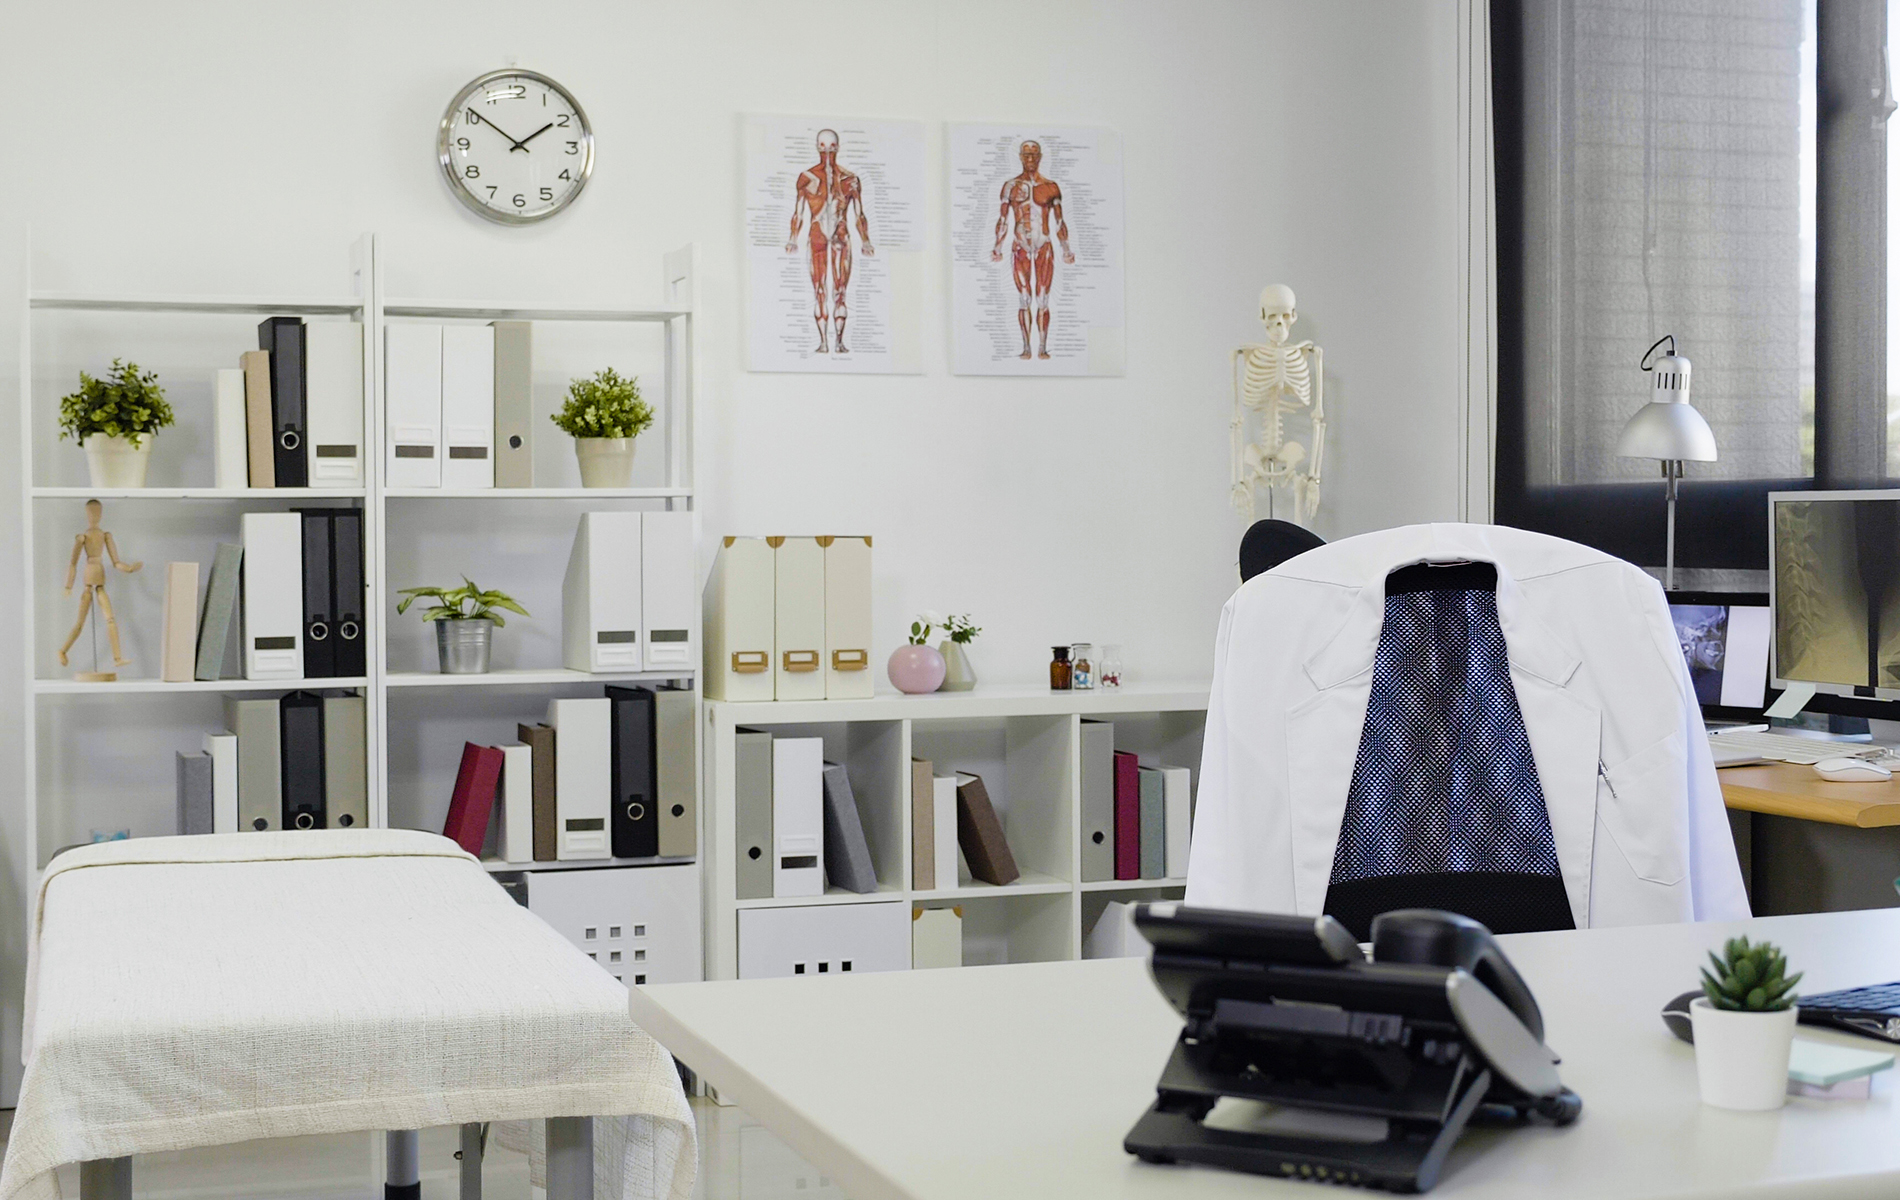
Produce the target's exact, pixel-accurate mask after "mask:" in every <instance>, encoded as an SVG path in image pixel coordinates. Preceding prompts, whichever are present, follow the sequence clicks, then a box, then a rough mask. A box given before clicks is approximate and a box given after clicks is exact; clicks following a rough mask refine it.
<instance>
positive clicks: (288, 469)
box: [257, 317, 310, 487]
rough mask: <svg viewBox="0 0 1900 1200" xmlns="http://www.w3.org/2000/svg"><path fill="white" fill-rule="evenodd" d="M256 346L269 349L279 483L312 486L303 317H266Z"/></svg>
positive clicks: (273, 443)
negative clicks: (307, 441)
mask: <svg viewBox="0 0 1900 1200" xmlns="http://www.w3.org/2000/svg"><path fill="white" fill-rule="evenodd" d="M257 348H258V349H259V350H268V351H270V420H271V430H272V434H273V437H272V446H273V448H274V454H273V455H272V462H273V464H274V466H275V467H276V470H277V486H278V487H308V486H310V464H309V457H308V453H307V452H306V451H305V449H304V444H303V441H304V436H305V420H304V411H305V396H306V395H308V392H307V376H306V374H305V371H304V340H303V318H301V317H267V318H265V320H264V322H263V323H262V324H260V325H259V326H258V327H257Z"/></svg>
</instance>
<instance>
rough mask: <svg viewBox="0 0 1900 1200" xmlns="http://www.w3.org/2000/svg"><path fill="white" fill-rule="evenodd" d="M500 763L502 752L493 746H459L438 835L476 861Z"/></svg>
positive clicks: (498, 782)
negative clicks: (451, 788) (452, 790)
mask: <svg viewBox="0 0 1900 1200" xmlns="http://www.w3.org/2000/svg"><path fill="white" fill-rule="evenodd" d="M503 761H504V756H503V754H502V752H501V751H500V750H497V749H496V748H495V747H493V746H478V745H476V744H475V743H474V742H465V743H463V745H462V765H461V767H460V768H459V769H458V770H457V771H456V773H455V793H454V795H452V796H451V797H450V798H449V817H448V820H447V822H445V823H444V824H443V826H442V836H443V837H446V838H448V839H450V840H451V841H453V842H454V843H455V844H456V845H458V846H460V847H461V848H462V849H464V850H466V851H468V852H469V853H470V854H473V855H475V856H476V857H478V858H479V857H481V853H482V843H483V842H485V841H487V840H488V818H489V816H490V814H492V813H493V812H494V810H495V792H496V789H497V788H499V787H500V785H501V766H502V762H503Z"/></svg>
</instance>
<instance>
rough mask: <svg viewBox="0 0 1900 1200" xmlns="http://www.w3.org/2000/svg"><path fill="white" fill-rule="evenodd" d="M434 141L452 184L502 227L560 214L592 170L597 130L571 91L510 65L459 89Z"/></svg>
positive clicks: (451, 187)
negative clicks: (591, 124)
mask: <svg viewBox="0 0 1900 1200" xmlns="http://www.w3.org/2000/svg"><path fill="white" fill-rule="evenodd" d="M435 145H436V154H437V157H438V158H440V159H441V162H442V173H443V175H444V176H446V177H447V178H448V181H449V190H450V191H452V192H454V193H455V195H456V198H457V199H459V200H461V202H462V203H463V204H466V205H468V206H469V207H470V208H472V209H474V210H475V211H476V212H478V213H480V214H482V215H483V216H484V217H487V218H488V219H489V220H491V221H498V222H500V223H501V224H503V225H528V224H532V223H533V222H535V221H544V220H546V219H547V218H549V217H551V216H553V215H554V214H555V213H557V212H560V211H561V210H562V209H563V208H566V207H567V206H568V205H569V204H571V203H573V201H574V197H576V196H578V195H580V192H581V189H582V188H583V187H586V186H587V176H588V175H589V174H590V173H591V172H592V171H593V169H594V133H593V130H592V129H591V128H590V127H589V126H588V124H587V114H586V113H584V112H582V111H581V106H580V104H579V103H578V102H577V101H576V100H575V99H574V97H573V95H572V93H570V92H569V91H568V90H567V89H566V88H564V87H562V86H561V85H560V84H558V83H556V82H554V81H553V80H552V79H549V78H548V77H547V76H546V75H541V74H538V73H537V72H534V71H522V70H518V69H516V68H512V67H511V68H509V69H507V70H503V71H490V72H489V73H488V74H486V75H483V76H481V77H479V78H477V79H475V80H472V81H471V82H470V83H469V84H468V86H466V87H464V88H463V89H462V90H461V91H460V92H459V93H457V94H456V97H455V99H454V100H452V101H450V102H449V107H448V111H447V112H445V113H443V114H442V128H441V130H440V132H438V133H437V134H436V139H435Z"/></svg>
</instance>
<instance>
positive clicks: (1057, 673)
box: [1049, 646, 1075, 692]
mask: <svg viewBox="0 0 1900 1200" xmlns="http://www.w3.org/2000/svg"><path fill="white" fill-rule="evenodd" d="M1053 649H1054V651H1055V658H1054V660H1053V661H1051V662H1050V664H1049V689H1050V690H1051V691H1055V692H1066V691H1068V690H1069V689H1070V688H1071V687H1072V686H1073V685H1074V682H1075V677H1074V668H1073V667H1071V666H1070V664H1069V648H1068V647H1067V646H1056V647H1053Z"/></svg>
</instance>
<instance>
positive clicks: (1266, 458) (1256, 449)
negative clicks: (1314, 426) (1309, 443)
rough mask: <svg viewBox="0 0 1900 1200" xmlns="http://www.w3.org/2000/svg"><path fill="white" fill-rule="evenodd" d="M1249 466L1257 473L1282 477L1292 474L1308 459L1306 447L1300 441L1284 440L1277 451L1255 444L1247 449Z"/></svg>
mask: <svg viewBox="0 0 1900 1200" xmlns="http://www.w3.org/2000/svg"><path fill="white" fill-rule="evenodd" d="M1246 459H1247V466H1248V468H1249V469H1250V470H1252V471H1253V472H1254V473H1255V474H1258V475H1270V476H1273V477H1275V478H1282V477H1285V476H1287V475H1290V474H1292V473H1293V472H1294V471H1295V470H1297V469H1298V468H1299V465H1300V464H1301V463H1303V462H1305V461H1306V447H1305V446H1302V445H1300V444H1299V443H1298V442H1282V443H1280V449H1279V451H1278V452H1276V453H1270V452H1268V451H1267V450H1266V449H1265V448H1264V447H1261V446H1258V445H1254V446H1249V447H1247V450H1246Z"/></svg>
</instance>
